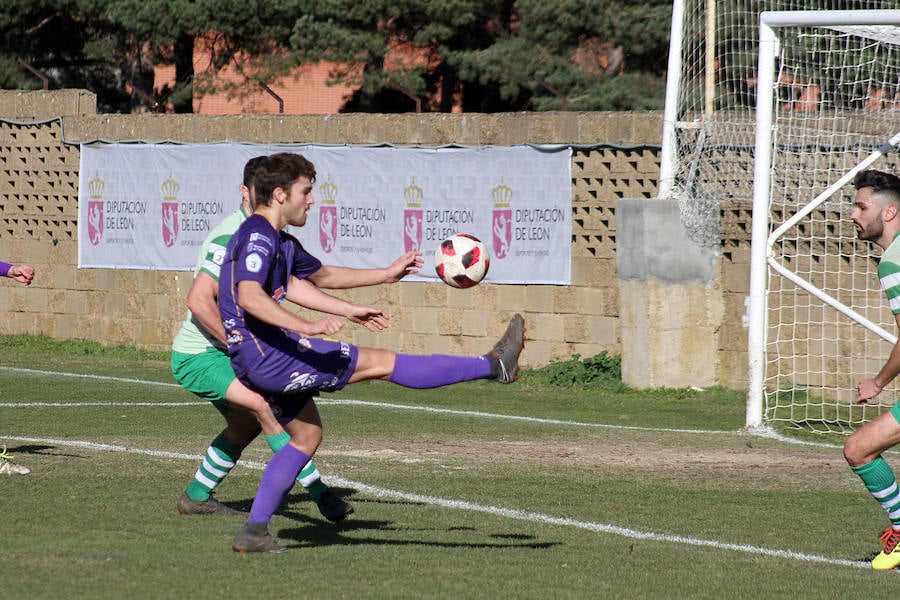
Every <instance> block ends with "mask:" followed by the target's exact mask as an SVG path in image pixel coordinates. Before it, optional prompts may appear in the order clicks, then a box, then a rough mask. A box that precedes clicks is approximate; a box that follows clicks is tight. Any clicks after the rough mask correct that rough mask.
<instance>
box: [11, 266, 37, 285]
mask: <svg viewBox="0 0 900 600" xmlns="http://www.w3.org/2000/svg"><path fill="white" fill-rule="evenodd" d="M9 276H10V277H11V278H13V279H15V280H16V281H18V282H19V283H24V284H25V285H31V281H32V280H33V279H34V267H31V266H29V265H13V267H12V268H11V269H10V270H9Z"/></svg>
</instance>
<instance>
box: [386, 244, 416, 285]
mask: <svg viewBox="0 0 900 600" xmlns="http://www.w3.org/2000/svg"><path fill="white" fill-rule="evenodd" d="M424 264H425V259H424V258H422V253H421V252H413V251H411V252H407V253H406V254H404V255H403V256H401V257H400V258H398V259H397V260H395V261H394V262H392V263H391V266H389V267H388V268H387V269H385V271H386V278H385V280H384V282H385V283H396V282H398V281H400V280H401V279H403V278H404V277H406V276H407V275H412V274H413V273H418V272H419V269H421V268H422V265H424Z"/></svg>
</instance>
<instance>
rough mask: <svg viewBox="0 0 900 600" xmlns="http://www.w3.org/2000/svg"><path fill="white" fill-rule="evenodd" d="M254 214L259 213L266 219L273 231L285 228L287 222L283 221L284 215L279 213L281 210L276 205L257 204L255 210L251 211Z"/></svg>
mask: <svg viewBox="0 0 900 600" xmlns="http://www.w3.org/2000/svg"><path fill="white" fill-rule="evenodd" d="M253 214H255V215H259V216H261V217H263V218H264V219H265V220H266V221H268V222H269V225H271V226H272V227H273V228H275V231H281V230H282V229H284V228H285V226H286V225H287V223H286V222H285V221H284V217H283V216H282V214H281V210H279V208H278V207H277V206H271V205H264V204H263V205H259V206H257V207H256V210H255V211H254V212H253Z"/></svg>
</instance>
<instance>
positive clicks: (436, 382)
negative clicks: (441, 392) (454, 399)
mask: <svg viewBox="0 0 900 600" xmlns="http://www.w3.org/2000/svg"><path fill="white" fill-rule="evenodd" d="M490 376H491V364H490V363H489V362H488V360H487V359H486V358H485V357H483V356H477V357H473V356H451V355H449V354H431V355H430V356H424V355H413V354H398V355H397V362H395V363H394V372H393V373H391V377H390V380H391V381H392V382H394V383H396V384H397V385H402V386H403V387H408V388H416V389H420V390H421V389H425V388H434V387H441V386H442V385H450V384H451V383H459V382H460V381H472V380H473V379H484V378H486V377H490Z"/></svg>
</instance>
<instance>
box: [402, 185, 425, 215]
mask: <svg viewBox="0 0 900 600" xmlns="http://www.w3.org/2000/svg"><path fill="white" fill-rule="evenodd" d="M403 197H404V198H406V206H407V208H421V207H422V199H423V198H424V197H425V192H423V191H422V188H420V187H419V186H417V185H416V178H415V177H413V180H412V183H410V184H409V185H408V186H406V187H405V188H403Z"/></svg>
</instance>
